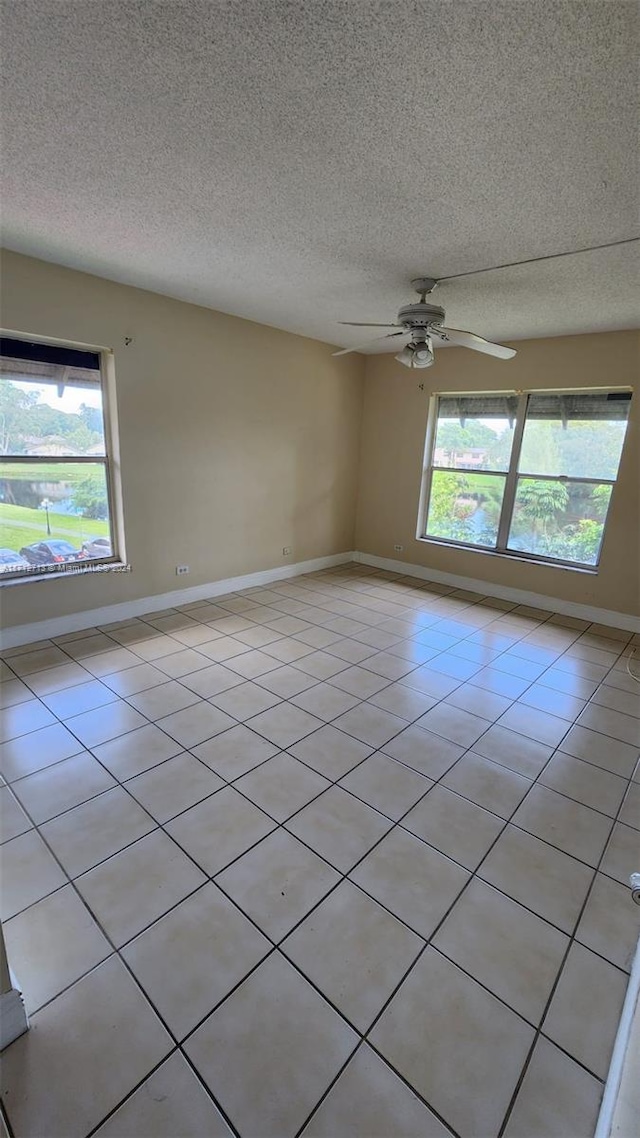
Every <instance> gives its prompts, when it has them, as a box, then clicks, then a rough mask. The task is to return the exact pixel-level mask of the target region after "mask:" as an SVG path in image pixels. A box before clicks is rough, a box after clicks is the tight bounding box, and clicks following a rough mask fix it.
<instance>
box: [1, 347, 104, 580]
mask: <svg viewBox="0 0 640 1138" xmlns="http://www.w3.org/2000/svg"><path fill="white" fill-rule="evenodd" d="M103 362H104V361H103V353H101V352H99V351H83V350H79V349H77V348H71V347H66V346H63V345H59V344H47V343H38V342H30V341H26V340H20V339H17V338H15V337H10V336H3V337H2V339H1V340H0V579H1V580H3V581H6V580H11V579H15V578H19V579H22V578H24V579H29V578H32V577H34V576H40V575H42V574H50V573H68V572H72V571H76V572H77V571H78V570H80V569H82V568H87V567H89V566H92V567H94V568H97V567H98V566H99V565H101V564H108V563H110V562H115V561H117V560H118V558H117V550H116V548H115V540H114V525H113V519H114V510H113V472H112V462H113V457H112V453H111V451H112V448H111V446H110V435H109V430H108V423H107V415H106V414H105V412H106V402H107V400H106V383H105V377H104V366H103Z"/></svg>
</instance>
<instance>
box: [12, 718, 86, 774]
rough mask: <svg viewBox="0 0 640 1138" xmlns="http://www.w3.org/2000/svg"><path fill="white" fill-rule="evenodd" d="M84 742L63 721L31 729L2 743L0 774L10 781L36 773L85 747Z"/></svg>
mask: <svg viewBox="0 0 640 1138" xmlns="http://www.w3.org/2000/svg"><path fill="white" fill-rule="evenodd" d="M83 750H84V747H83V745H82V743H80V742H79V740H78V739H76V737H75V735H72V734H71V732H70V731H68V730H67V728H66V727H64V726H63V725H62V723H54V724H52V726H51V727H43V728H42V729H41V730H40V731H31V732H29V734H28V735H21V736H20V738H18V739H12V740H11V741H10V742H8V743H2V744H0V774H1V775H2V776H3V778H6V779H7V781H8V782H11V781H12V780H13V779H16V778H22V777H23V776H24V775H28V774H33V773H34V772H35V771H39V770H43V769H44V768H45V767H49V766H51V765H52V764H53V763H58V762H60V761H61V760H62V759H68V758H70V757H71V755H77V754H79V752H80V751H83Z"/></svg>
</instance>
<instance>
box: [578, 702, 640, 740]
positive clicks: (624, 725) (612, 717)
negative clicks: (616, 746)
mask: <svg viewBox="0 0 640 1138" xmlns="http://www.w3.org/2000/svg"><path fill="white" fill-rule="evenodd" d="M578 726H579V727H587V728H591V729H592V730H594V731H600V732H601V733H602V734H603V735H608V736H610V737H611V738H612V739H618V740H620V741H621V742H623V743H628V744H629V745H630V746H631V747H640V720H639V719H637V718H636V716H635V715H625V714H624V713H623V712H621V711H612V710H611V708H609V707H599V706H598V705H597V704H595V703H589V704H587V706H586V707H585V709H584V711H583V712H582V714H581V715H580V718H579V719H578Z"/></svg>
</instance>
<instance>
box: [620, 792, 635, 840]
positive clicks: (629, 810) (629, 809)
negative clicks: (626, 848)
mask: <svg viewBox="0 0 640 1138" xmlns="http://www.w3.org/2000/svg"><path fill="white" fill-rule="evenodd" d="M618 820H619V821H620V822H624V824H625V825H626V826H633V828H634V829H635V830H640V785H638V783H637V782H632V783H630V784H629V787H628V789H627V793H626V794H625V797H624V802H623V803H622V809H621V810H620V813H619V815H618ZM639 840H640V839H639Z"/></svg>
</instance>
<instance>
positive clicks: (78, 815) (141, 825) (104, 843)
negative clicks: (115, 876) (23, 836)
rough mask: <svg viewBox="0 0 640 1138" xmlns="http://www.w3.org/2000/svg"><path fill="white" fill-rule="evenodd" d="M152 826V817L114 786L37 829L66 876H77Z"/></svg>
mask: <svg viewBox="0 0 640 1138" xmlns="http://www.w3.org/2000/svg"><path fill="white" fill-rule="evenodd" d="M154 829H155V822H154V820H153V818H151V817H150V816H149V815H148V814H147V813H146V811H145V810H143V809H142V807H141V806H138V803H137V802H135V801H134V799H133V798H132V797H131V795H130V794H127V792H126V791H125V790H122V789H121V788H120V787H119V786H116V787H115V788H114V789H113V790H108V791H106V792H105V793H104V794H99V795H98V797H97V798H92V799H91V800H90V801H89V802H85V803H83V805H82V806H76V807H75V808H74V809H73V810H68V811H67V812H66V813H65V814H61V815H60V816H59V817H58V818H54V819H53V820H52V821H51V822H46V823H45V824H44V826H42V827H41V832H42V835H43V837H44V838H45V839H46V841H47V842H48V843H49V845H50V846H51V849H52V850H53V852H54V854H55V855H56V857H57V858H58V860H59V861H60V863H61V864H62V866H63V867H64V869H65V870H66V872H67V873H68V874H69V877H78V875H79V874H81V873H85V872H86V870H88V869H91V868H92V867H93V866H94V865H97V864H98V862H100V861H106V859H107V858H108V857H111V856H112V854H115V853H118V852H119V851H120V850H121V849H124V847H125V846H128V845H131V844H132V843H133V842H135V841H137V840H138V838H142V837H144V835H145V834H148V833H150V832H151V830H154Z"/></svg>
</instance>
